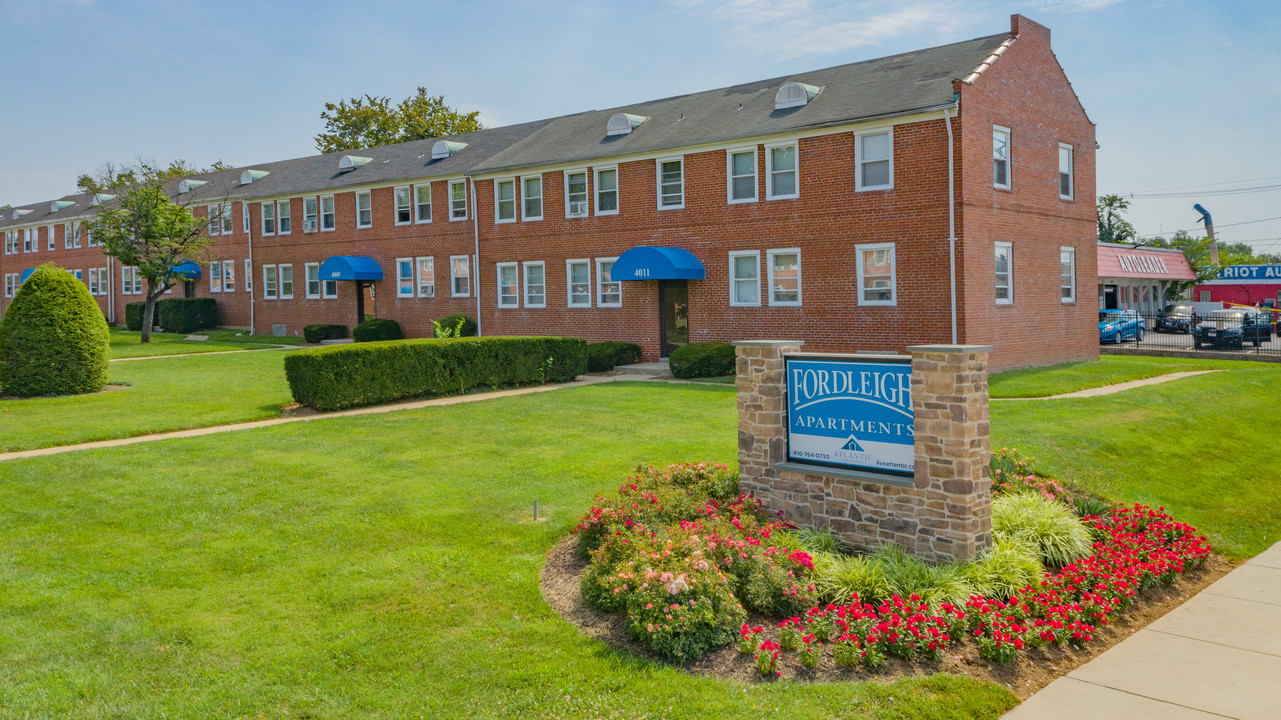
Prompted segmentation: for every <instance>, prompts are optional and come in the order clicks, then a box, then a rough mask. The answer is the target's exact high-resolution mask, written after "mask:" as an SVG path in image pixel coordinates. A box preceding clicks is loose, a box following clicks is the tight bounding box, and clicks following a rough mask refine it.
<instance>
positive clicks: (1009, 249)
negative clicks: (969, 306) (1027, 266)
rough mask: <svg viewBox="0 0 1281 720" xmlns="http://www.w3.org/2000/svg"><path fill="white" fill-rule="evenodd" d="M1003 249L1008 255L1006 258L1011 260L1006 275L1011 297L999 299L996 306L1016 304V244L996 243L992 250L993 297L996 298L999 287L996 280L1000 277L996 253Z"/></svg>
mask: <svg viewBox="0 0 1281 720" xmlns="http://www.w3.org/2000/svg"><path fill="white" fill-rule="evenodd" d="M1001 248H1005V251H1006V253H1007V255H1006V256H1007V257H1008V258H1009V260H1008V263H1007V266H1006V273H1005V283H1006V288H1007V289H1008V290H1009V293H1008V294H1009V297H1008V298H1000V297H997V298H996V304H997V305H1013V304H1014V243H1009V242H997V243H994V245H993V248H992V250H993V252H992V295H993V297H995V296H996V288H997V287H999V286H998V285H997V284H996V279H997V277H999V275H997V272H996V251H997V250H1000V249H1001Z"/></svg>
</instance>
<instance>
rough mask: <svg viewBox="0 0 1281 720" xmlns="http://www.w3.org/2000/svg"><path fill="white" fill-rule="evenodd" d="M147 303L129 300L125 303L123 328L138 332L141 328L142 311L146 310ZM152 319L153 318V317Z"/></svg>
mask: <svg viewBox="0 0 1281 720" xmlns="http://www.w3.org/2000/svg"><path fill="white" fill-rule="evenodd" d="M146 308H147V303H145V302H131V303H129V304H128V305H125V328H126V329H128V330H132V331H134V332H138V331H139V330H141V329H142V312H143V311H144V310H146ZM153 320H154V318H153Z"/></svg>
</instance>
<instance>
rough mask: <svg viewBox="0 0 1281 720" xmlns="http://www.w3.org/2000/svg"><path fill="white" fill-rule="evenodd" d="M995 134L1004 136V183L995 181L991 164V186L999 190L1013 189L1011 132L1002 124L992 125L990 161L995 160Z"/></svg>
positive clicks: (994, 173)
mask: <svg viewBox="0 0 1281 720" xmlns="http://www.w3.org/2000/svg"><path fill="white" fill-rule="evenodd" d="M997 135H1004V136H1005V184H1001V183H998V182H997V181H996V167H995V166H993V167H992V187H994V188H999V189H1001V190H1013V189H1014V144H1013V140H1012V133H1011V132H1010V129H1009V128H1007V127H1005V126H1003V125H993V126H992V141H993V144H994V145H993V148H992V162H996V147H995V141H996V136H997Z"/></svg>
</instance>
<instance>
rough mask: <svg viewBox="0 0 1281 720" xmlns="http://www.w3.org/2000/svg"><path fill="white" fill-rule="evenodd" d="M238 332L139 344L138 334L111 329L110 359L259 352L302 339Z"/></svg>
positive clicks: (155, 337) (166, 336) (165, 336)
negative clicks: (239, 351) (243, 351)
mask: <svg viewBox="0 0 1281 720" xmlns="http://www.w3.org/2000/svg"><path fill="white" fill-rule="evenodd" d="M237 332H240V331H237V330H201V331H200V332H199V333H198V334H200V335H207V336H209V339H208V340H187V339H185V338H186V337H187V336H186V335H183V334H181V333H152V334H151V342H149V343H147V344H146V345H144V344H142V343H141V342H140V341H139V338H140V337H141V333H137V332H133V331H131V330H121V329H119V328H111V357H112V358H134V357H150V356H155V355H179V354H184V353H207V352H228V351H232V350H260V349H264V348H270V347H275V346H277V345H298V344H301V343H302V338H288V337H284V338H274V337H269V336H266V335H249V334H241V335H237V334H236V333H237Z"/></svg>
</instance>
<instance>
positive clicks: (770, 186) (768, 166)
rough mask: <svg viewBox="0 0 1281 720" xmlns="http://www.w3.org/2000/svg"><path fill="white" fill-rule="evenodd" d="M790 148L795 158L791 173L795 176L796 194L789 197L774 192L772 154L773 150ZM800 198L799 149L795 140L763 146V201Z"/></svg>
mask: <svg viewBox="0 0 1281 720" xmlns="http://www.w3.org/2000/svg"><path fill="white" fill-rule="evenodd" d="M786 147H790V148H792V151H793V154H794V155H795V157H796V167H794V168H792V172H793V173H795V175H796V192H793V193H791V194H789V195H779V194H778V193H775V192H774V153H773V152H772V151H773V150H777V149H779V148H786ZM800 196H801V147H800V143H799V142H797V141H796V140H792V141H790V142H784V143H771V144H769V145H766V146H765V199H766V200H795V199H797V198H799V197H800Z"/></svg>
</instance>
